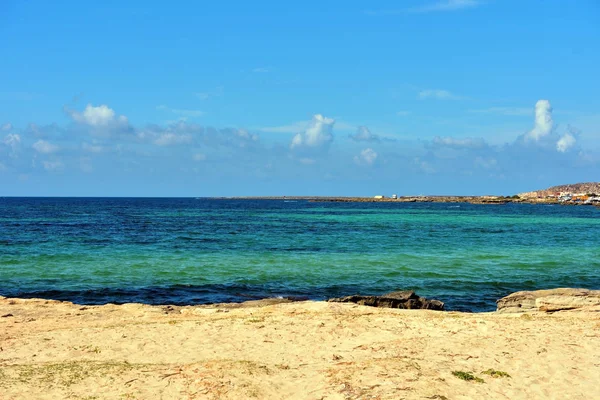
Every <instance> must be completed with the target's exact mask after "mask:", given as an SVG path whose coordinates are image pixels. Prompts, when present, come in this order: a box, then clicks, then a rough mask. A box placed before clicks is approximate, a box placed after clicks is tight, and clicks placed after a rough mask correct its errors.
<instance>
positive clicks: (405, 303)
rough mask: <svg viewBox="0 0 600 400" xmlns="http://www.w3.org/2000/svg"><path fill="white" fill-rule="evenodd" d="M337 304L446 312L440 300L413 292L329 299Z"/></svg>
mask: <svg viewBox="0 0 600 400" xmlns="http://www.w3.org/2000/svg"><path fill="white" fill-rule="evenodd" d="M328 301H330V302H335V303H356V304H360V305H363V306H371V307H383V308H401V309H407V310H417V309H426V310H437V311H443V310H444V303H443V302H441V301H439V300H428V299H426V298H424V297H420V296H418V295H417V294H416V293H415V292H413V291H412V290H405V291H398V292H391V293H387V294H384V295H383V296H361V295H354V296H346V297H339V298H333V299H329V300H328Z"/></svg>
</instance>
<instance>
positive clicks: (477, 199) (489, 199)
mask: <svg viewBox="0 0 600 400" xmlns="http://www.w3.org/2000/svg"><path fill="white" fill-rule="evenodd" d="M217 198H218V199H225V200H302V201H310V202H316V203H318V202H324V203H325V202H336V203H470V204H508V203H522V204H561V205H595V206H600V200H599V201H590V202H586V201H587V200H588V199H589V198H588V199H585V200H584V199H583V198H582V199H581V200H573V199H570V200H561V199H559V198H558V197H529V198H528V197H519V196H516V195H515V196H441V195H440V196H437V195H436V196H398V197H396V198H393V197H380V196H373V197H366V196H348V197H345V196H235V197H217Z"/></svg>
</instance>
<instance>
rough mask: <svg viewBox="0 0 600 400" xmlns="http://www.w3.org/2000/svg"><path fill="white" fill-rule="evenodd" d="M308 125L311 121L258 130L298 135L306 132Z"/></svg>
mask: <svg viewBox="0 0 600 400" xmlns="http://www.w3.org/2000/svg"><path fill="white" fill-rule="evenodd" d="M308 124H310V121H298V122H293V123H291V124H289V125H280V126H265V127H262V128H258V130H259V131H263V132H269V133H298V132H302V131H303V130H305V129H306V127H308Z"/></svg>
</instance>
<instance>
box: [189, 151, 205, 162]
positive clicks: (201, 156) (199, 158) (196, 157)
mask: <svg viewBox="0 0 600 400" xmlns="http://www.w3.org/2000/svg"><path fill="white" fill-rule="evenodd" d="M192 158H193V159H194V161H204V160H206V154H203V153H196V154H194V155H193V156H192Z"/></svg>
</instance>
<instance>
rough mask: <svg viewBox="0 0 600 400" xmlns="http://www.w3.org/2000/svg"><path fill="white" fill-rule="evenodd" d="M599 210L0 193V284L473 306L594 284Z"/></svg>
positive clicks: (108, 295) (60, 292)
mask: <svg viewBox="0 0 600 400" xmlns="http://www.w3.org/2000/svg"><path fill="white" fill-rule="evenodd" d="M599 238H600V210H599V209H597V208H594V207H561V206H543V205H518V204H509V205H472V204H443V203H408V204H407V203H310V202H306V201H297V202H286V201H275V200H270V201H267V200H263V201H259V200H217V199H66V198H64V199H63V198H61V199H57V198H51V199H43V198H5V199H0V294H1V295H4V296H22V297H31V296H38V297H49V298H58V299H65V300H71V301H76V302H80V303H91V304H99V303H105V302H117V303H119V302H130V301H141V302H146V303H153V304H160V303H175V304H196V303H207V302H220V301H243V300H247V299H251V298H261V297H272V296H299V297H306V298H313V299H324V298H327V297H331V296H340V295H348V294H354V293H359V292H360V293H364V294H381V293H384V292H386V291H391V290H396V289H414V290H416V291H417V292H418V293H419V294H421V295H425V296H429V297H434V298H438V299H440V300H443V301H445V302H446V303H447V305H448V307H449V308H450V309H461V310H472V311H482V310H491V309H494V307H495V303H494V302H495V300H496V299H497V298H499V297H502V296H504V295H506V294H508V293H510V292H512V291H516V290H529V289H537V288H549V287H561V286H577V287H587V288H599V287H600V274H599V272H600V261H599V260H600V258H599V256H600V240H599Z"/></svg>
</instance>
